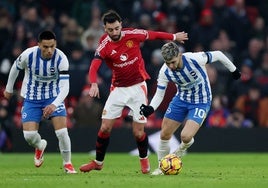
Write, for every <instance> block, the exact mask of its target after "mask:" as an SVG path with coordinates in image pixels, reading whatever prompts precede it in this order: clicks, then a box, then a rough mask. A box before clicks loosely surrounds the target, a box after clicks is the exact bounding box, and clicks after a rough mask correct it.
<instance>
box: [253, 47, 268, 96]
mask: <svg viewBox="0 0 268 188" xmlns="http://www.w3.org/2000/svg"><path fill="white" fill-rule="evenodd" d="M254 78H255V79H256V81H257V82H258V83H259V85H260V87H261V92H262V93H263V95H264V96H268V51H265V52H264V53H263V55H262V58H261V63H260V67H258V68H257V69H256V70H255V71H254Z"/></svg>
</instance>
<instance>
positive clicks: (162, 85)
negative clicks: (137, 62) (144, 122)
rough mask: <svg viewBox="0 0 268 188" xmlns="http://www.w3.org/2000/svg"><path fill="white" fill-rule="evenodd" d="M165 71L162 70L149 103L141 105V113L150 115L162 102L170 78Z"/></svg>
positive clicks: (146, 115)
mask: <svg viewBox="0 0 268 188" xmlns="http://www.w3.org/2000/svg"><path fill="white" fill-rule="evenodd" d="M164 77H165V75H164V73H163V72H162V71H161V70H160V73H159V76H158V79H157V88H156V92H155V94H154V96H153V99H152V100H151V102H150V104H149V105H145V104H142V105H141V107H140V114H141V115H144V116H145V117H148V116H149V115H151V114H152V113H153V112H154V111H155V110H156V109H157V108H158V107H159V105H160V104H161V102H162V101H163V99H164V96H165V92H166V89H167V85H168V80H167V79H165V78H164Z"/></svg>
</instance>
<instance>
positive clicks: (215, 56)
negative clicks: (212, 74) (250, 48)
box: [206, 51, 236, 72]
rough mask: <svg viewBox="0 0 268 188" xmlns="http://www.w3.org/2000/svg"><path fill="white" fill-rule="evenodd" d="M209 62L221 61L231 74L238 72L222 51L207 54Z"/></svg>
mask: <svg viewBox="0 0 268 188" xmlns="http://www.w3.org/2000/svg"><path fill="white" fill-rule="evenodd" d="M206 54H207V56H208V59H209V62H210V63H212V62H215V61H219V62H221V63H222V64H223V65H224V66H225V67H226V68H227V69H228V70H229V71H230V72H234V71H235V70H236V66H235V65H234V64H233V63H232V62H231V61H230V60H229V59H228V57H226V55H224V54H223V53H222V52H221V51H210V52H206Z"/></svg>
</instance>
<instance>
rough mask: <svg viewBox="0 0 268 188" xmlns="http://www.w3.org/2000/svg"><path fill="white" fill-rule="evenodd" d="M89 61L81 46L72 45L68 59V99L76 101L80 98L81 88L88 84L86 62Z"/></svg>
mask: <svg viewBox="0 0 268 188" xmlns="http://www.w3.org/2000/svg"><path fill="white" fill-rule="evenodd" d="M89 61H90V59H89V58H88V57H87V56H85V52H84V50H83V47H82V45H81V44H80V43H79V42H78V43H76V44H74V46H73V49H72V51H71V54H70V57H69V73H70V92H69V97H74V98H76V100H78V98H79V97H80V96H81V93H82V91H83V88H84V86H85V85H86V84H88V77H87V73H88V69H89V64H88V62H89Z"/></svg>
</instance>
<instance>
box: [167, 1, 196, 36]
mask: <svg viewBox="0 0 268 188" xmlns="http://www.w3.org/2000/svg"><path fill="white" fill-rule="evenodd" d="M163 4H165V5H166V6H167V9H166V12H167V13H168V16H167V17H168V18H169V19H171V18H173V19H175V23H176V26H177V27H178V29H179V30H182V31H185V32H190V29H191V26H192V25H193V24H194V21H195V16H196V15H195V10H194V6H193V4H192V2H191V1H190V0H172V1H169V0H165V1H164V2H163Z"/></svg>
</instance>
